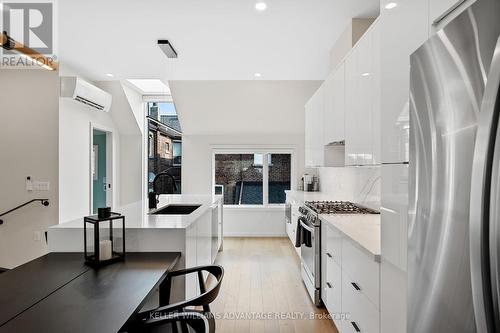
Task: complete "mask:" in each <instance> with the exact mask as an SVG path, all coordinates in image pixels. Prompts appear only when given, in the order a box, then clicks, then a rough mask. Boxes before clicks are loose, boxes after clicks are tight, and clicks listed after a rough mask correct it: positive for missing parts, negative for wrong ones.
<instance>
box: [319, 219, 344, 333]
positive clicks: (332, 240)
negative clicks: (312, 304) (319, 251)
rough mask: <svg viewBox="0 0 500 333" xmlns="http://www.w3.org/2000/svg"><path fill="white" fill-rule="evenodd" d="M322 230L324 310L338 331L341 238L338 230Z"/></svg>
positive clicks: (329, 227)
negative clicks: (324, 244) (324, 241)
mask: <svg viewBox="0 0 500 333" xmlns="http://www.w3.org/2000/svg"><path fill="white" fill-rule="evenodd" d="M325 224H326V225H327V227H326V228H324V229H323V230H324V231H326V242H327V243H326V251H325V255H324V257H325V260H326V265H325V266H326V267H325V268H326V276H325V278H326V281H325V292H326V300H327V301H326V302H325V305H326V308H327V310H328V312H330V313H331V314H333V321H334V322H335V325H336V326H337V329H338V331H339V332H340V331H341V329H342V318H340V317H338V314H340V313H342V268H341V248H342V236H341V234H340V233H339V231H338V230H336V229H335V228H333V227H331V226H328V224H327V223H325Z"/></svg>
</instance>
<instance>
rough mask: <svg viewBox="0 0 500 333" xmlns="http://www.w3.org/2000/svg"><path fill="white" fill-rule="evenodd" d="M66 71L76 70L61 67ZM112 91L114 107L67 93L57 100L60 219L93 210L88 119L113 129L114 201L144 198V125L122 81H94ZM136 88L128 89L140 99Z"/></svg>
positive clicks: (94, 123)
mask: <svg viewBox="0 0 500 333" xmlns="http://www.w3.org/2000/svg"><path fill="white" fill-rule="evenodd" d="M63 72H64V74H63V75H75V73H74V72H72V71H71V70H70V69H63ZM95 84H96V85H97V86H99V87H100V88H101V89H103V90H105V91H107V92H109V93H111V94H112V96H113V102H112V106H111V110H110V112H102V111H98V110H95V109H92V108H90V107H88V106H86V105H84V104H81V103H78V102H76V101H74V100H71V99H69V98H60V101H59V133H60V134H59V146H60V158H59V169H60V171H59V181H60V184H61V189H60V195H59V197H60V212H59V221H60V222H66V221H71V220H74V219H78V218H82V217H83V216H86V215H88V214H89V212H90V140H91V133H90V124H91V123H92V125H93V126H97V127H102V128H104V129H106V130H108V131H111V132H112V133H113V154H114V164H113V180H112V182H113V186H114V188H113V205H112V206H113V207H114V208H116V207H118V206H120V205H125V204H128V203H132V202H135V201H139V200H141V199H142V196H143V193H142V186H143V182H142V179H143V174H142V172H143V171H142V170H143V160H142V150H143V149H142V148H143V137H142V125H141V124H139V123H138V121H139V120H138V119H137V118H136V116H135V114H134V111H133V110H132V108H131V106H130V103H129V99H128V97H127V95H126V94H125V92H124V90H123V87H122V84H121V83H120V82H119V81H106V82H97V83H95ZM134 93H135V92H133V91H130V92H128V95H129V96H131V98H132V99H134V100H137V99H139V97H137V96H134V95H133V94H134Z"/></svg>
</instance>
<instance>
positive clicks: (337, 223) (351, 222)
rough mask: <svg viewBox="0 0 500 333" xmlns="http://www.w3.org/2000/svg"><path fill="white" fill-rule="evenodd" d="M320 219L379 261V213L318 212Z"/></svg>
mask: <svg viewBox="0 0 500 333" xmlns="http://www.w3.org/2000/svg"><path fill="white" fill-rule="evenodd" d="M319 217H320V219H321V220H322V221H324V222H326V223H328V224H330V225H332V226H333V227H335V228H336V229H338V230H339V231H340V232H342V233H343V234H344V235H346V236H347V237H349V238H350V239H352V240H353V241H354V242H355V243H357V244H358V245H359V246H360V247H361V248H362V249H363V250H365V252H368V254H370V255H372V256H373V258H374V260H375V261H379V262H380V215H379V214H345V215H342V214H320V215H319Z"/></svg>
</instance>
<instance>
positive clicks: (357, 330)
mask: <svg viewBox="0 0 500 333" xmlns="http://www.w3.org/2000/svg"><path fill="white" fill-rule="evenodd" d="M351 325H352V327H354V329H355V330H356V332H361V330H360V329H359V326H358V324H356V323H355V322H354V321H351Z"/></svg>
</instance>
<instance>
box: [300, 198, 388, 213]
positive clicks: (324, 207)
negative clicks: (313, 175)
mask: <svg viewBox="0 0 500 333" xmlns="http://www.w3.org/2000/svg"><path fill="white" fill-rule="evenodd" d="M305 204H306V207H308V208H309V209H310V210H312V211H314V212H315V213H317V214H380V212H378V211H376V210H374V209H370V208H366V207H363V206H360V205H357V204H355V203H352V202H349V201H307V202H306V203H305Z"/></svg>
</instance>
